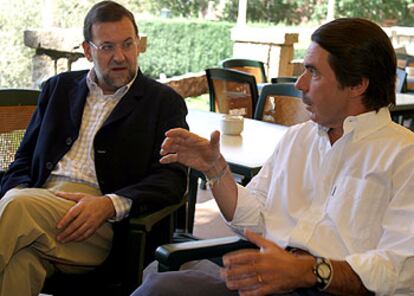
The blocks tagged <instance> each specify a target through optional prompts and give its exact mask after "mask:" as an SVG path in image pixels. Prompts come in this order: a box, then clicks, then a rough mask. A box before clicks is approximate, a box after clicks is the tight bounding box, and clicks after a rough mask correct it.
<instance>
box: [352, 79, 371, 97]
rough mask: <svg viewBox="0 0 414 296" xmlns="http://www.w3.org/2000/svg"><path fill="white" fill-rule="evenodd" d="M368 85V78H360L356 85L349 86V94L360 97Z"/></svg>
mask: <svg viewBox="0 0 414 296" xmlns="http://www.w3.org/2000/svg"><path fill="white" fill-rule="evenodd" d="M368 85H369V79H368V78H365V77H364V78H362V79H361V82H360V83H358V84H357V85H354V86H351V87H350V94H351V96H352V97H361V96H363V95H364V93H365V92H366V90H367V88H368Z"/></svg>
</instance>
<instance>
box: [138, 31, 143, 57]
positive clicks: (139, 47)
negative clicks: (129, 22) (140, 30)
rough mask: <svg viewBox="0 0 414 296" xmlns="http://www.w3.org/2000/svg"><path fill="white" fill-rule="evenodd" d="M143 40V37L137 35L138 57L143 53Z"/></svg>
mask: <svg viewBox="0 0 414 296" xmlns="http://www.w3.org/2000/svg"><path fill="white" fill-rule="evenodd" d="M142 42H143V41H142V40H141V37H139V35H137V56H139V54H140V53H141V50H142V48H141V45H142Z"/></svg>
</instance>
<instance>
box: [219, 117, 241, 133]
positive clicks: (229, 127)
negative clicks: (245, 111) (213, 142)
mask: <svg viewBox="0 0 414 296" xmlns="http://www.w3.org/2000/svg"><path fill="white" fill-rule="evenodd" d="M243 120H244V118H243V116H236V115H223V117H222V118H221V120H220V129H221V132H222V133H223V135H230V136H238V135H240V133H241V132H242V131H243V123H244V121H243Z"/></svg>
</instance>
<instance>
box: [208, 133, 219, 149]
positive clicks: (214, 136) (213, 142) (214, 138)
mask: <svg viewBox="0 0 414 296" xmlns="http://www.w3.org/2000/svg"><path fill="white" fill-rule="evenodd" d="M210 143H211V145H213V146H215V147H220V132H219V131H217V130H216V131H214V132H212V133H211V135H210Z"/></svg>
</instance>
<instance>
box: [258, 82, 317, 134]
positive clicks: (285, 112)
mask: <svg viewBox="0 0 414 296" xmlns="http://www.w3.org/2000/svg"><path fill="white" fill-rule="evenodd" d="M254 118H255V119H257V120H263V121H267V122H272V123H278V124H282V125H286V126H291V125H294V124H297V123H301V122H305V121H307V120H309V119H310V114H309V112H308V111H307V110H306V108H305V105H304V104H303V102H302V92H301V91H299V90H298V89H296V88H295V85H294V84H293V83H277V84H269V85H265V86H264V87H263V89H262V92H261V93H260V97H259V101H258V103H257V107H256V112H255V115H254Z"/></svg>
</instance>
